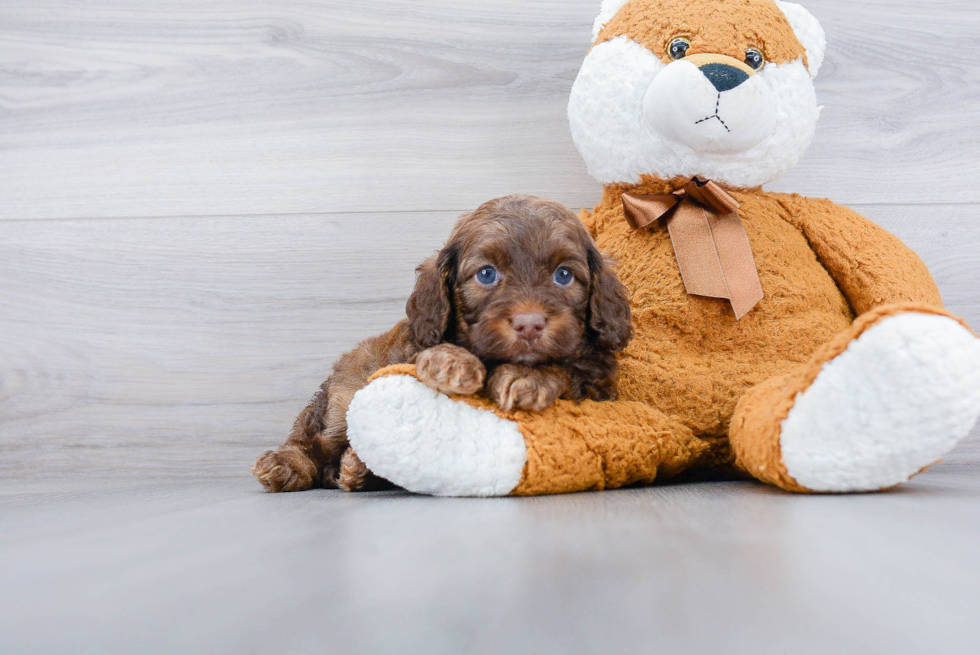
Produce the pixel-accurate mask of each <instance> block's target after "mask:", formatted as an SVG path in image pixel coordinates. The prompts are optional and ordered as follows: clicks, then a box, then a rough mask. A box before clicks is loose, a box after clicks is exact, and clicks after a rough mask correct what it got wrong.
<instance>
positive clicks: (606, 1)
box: [592, 0, 629, 43]
mask: <svg viewBox="0 0 980 655" xmlns="http://www.w3.org/2000/svg"><path fill="white" fill-rule="evenodd" d="M627 2H629V0H602V7H600V8H599V15H598V16H596V19H595V24H594V25H593V26H592V42H593V43H595V40H596V39H597V38H599V32H601V31H602V28H603V27H605V26H606V23H608V22H609V21H610V20H611V19H612V17H613V16H615V15H616V12H617V11H619V10H620V9H621V8H622V6H623V5H625V4H626V3H627Z"/></svg>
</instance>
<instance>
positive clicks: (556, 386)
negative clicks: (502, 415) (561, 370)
mask: <svg viewBox="0 0 980 655" xmlns="http://www.w3.org/2000/svg"><path fill="white" fill-rule="evenodd" d="M562 389H563V386H562V381H561V379H560V378H557V377H553V376H549V375H547V374H545V373H542V372H540V371H537V370H535V369H533V368H530V367H527V366H517V365H514V364H504V365H503V366H500V367H498V368H497V370H495V371H494V372H493V375H492V376H490V382H489V383H488V384H487V391H488V392H489V395H490V399H491V400H493V401H494V402H495V403H497V405H498V406H499V407H500V409H503V410H505V411H510V410H512V409H526V410H531V411H534V412H540V411H541V410H543V409H545V408H547V407H550V406H551V404H552V403H554V402H555V400H557V399H558V397H559V396H560V395H561V392H562Z"/></svg>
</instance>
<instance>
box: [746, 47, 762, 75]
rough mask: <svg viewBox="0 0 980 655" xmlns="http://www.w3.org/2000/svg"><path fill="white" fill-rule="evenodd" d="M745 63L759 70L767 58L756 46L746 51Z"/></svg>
mask: <svg viewBox="0 0 980 655" xmlns="http://www.w3.org/2000/svg"><path fill="white" fill-rule="evenodd" d="M745 63H746V64H748V65H749V68H751V69H752V70H756V71H757V70H760V69H761V68H762V67H763V66H765V65H766V58H765V56H764V55H763V54H762V53H761V52H759V51H758V50H756V49H755V48H749V49H748V50H746V51H745Z"/></svg>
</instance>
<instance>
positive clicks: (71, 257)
mask: <svg viewBox="0 0 980 655" xmlns="http://www.w3.org/2000/svg"><path fill="white" fill-rule="evenodd" d="M858 209H859V210H860V211H863V212H864V213H866V214H867V215H869V216H870V217H871V218H873V219H875V220H876V221H878V222H879V223H881V224H882V225H884V226H885V227H887V228H889V229H891V230H892V231H894V232H896V233H897V234H898V235H899V236H900V237H902V238H903V239H904V240H905V241H906V242H907V243H909V244H910V245H911V246H912V247H913V248H914V249H915V250H917V251H918V252H919V253H920V254H921V256H922V257H923V259H924V260H925V261H926V263H927V264H928V265H929V266H930V267H931V269H932V270H933V272H934V273H935V275H936V278H937V281H938V282H939V284H940V287H941V289H942V291H943V294H944V297H945V299H946V302H947V305H948V306H949V307H950V308H951V309H952V310H953V311H955V312H957V313H959V314H961V315H963V316H964V317H966V318H967V320H969V321H971V322H972V323H973V325H975V326H980V295H978V292H977V285H976V280H977V279H980V258H978V257H977V255H976V251H975V247H974V246H973V245H972V244H975V243H976V242H977V224H976V221H975V219H974V216H975V215H976V211H977V208H976V207H975V206H970V205H967V206H950V205H946V206H936V207H923V206H890V207H881V206H859V207H858ZM455 218H456V216H455V214H452V213H448V212H433V213H424V212H423V213H400V214H389V213H381V214H346V215H329V216H266V217H250V218H239V217H224V218H213V219H210V220H201V219H197V218H172V219H112V220H69V221H57V220H27V221H0V281H2V283H0V334H2V335H3V339H0V473H4V474H7V475H17V476H19V477H24V476H27V477H31V476H49V475H54V474H59V475H70V474H72V473H74V472H77V471H83V470H84V471H86V474H87V475H103V476H134V475H139V476H143V475H148V474H163V475H167V476H171V475H174V476H200V475H209V474H216V473H220V474H236V473H240V472H241V471H242V470H244V469H245V468H246V467H247V466H249V465H250V463H251V461H252V460H253V458H254V457H255V456H256V455H257V454H258V453H259V452H261V450H262V449H264V448H267V447H272V446H274V445H276V444H277V443H278V442H279V440H280V439H281V438H282V437H283V436H284V435H285V433H286V431H287V429H288V427H289V425H290V422H291V421H292V418H293V417H294V415H295V414H296V413H297V412H298V411H299V410H300V409H301V408H302V406H303V405H304V404H305V402H306V399H307V398H308V397H309V396H310V394H311V393H312V392H313V391H314V390H315V389H316V388H317V386H318V385H319V383H320V382H321V381H322V380H323V379H324V378H325V377H326V375H327V374H328V372H329V369H330V365H331V363H332V362H333V361H334V359H336V357H337V356H338V355H339V354H340V353H341V352H343V351H344V350H346V349H348V348H350V347H351V346H353V345H354V344H355V343H356V342H357V341H359V340H360V339H361V338H363V337H366V336H368V335H370V334H373V333H376V332H379V331H381V330H384V329H387V328H388V327H389V326H391V325H392V324H393V323H394V322H395V321H397V320H398V319H399V318H401V317H402V316H403V315H404V303H405V300H406V298H407V297H408V294H409V292H410V290H411V287H412V284H413V270H414V267H415V265H416V264H417V263H418V262H419V261H421V260H422V259H423V258H424V257H426V256H427V255H429V254H431V253H432V252H434V251H435V250H436V249H437V248H438V247H439V246H440V245H441V243H442V242H443V241H444V240H445V238H446V236H448V233H449V229H450V227H451V225H452V223H453V222H454V221H455ZM971 447H972V446H971ZM962 452H967V451H962ZM969 452H970V453H973V452H974V451H972V450H971V451H969ZM971 456H972V455H971Z"/></svg>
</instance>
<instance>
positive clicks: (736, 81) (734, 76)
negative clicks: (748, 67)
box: [701, 64, 749, 93]
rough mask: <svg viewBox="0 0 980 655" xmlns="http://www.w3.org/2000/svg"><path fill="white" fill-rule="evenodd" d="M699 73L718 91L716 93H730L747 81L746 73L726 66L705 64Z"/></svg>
mask: <svg viewBox="0 0 980 655" xmlns="http://www.w3.org/2000/svg"><path fill="white" fill-rule="evenodd" d="M701 72H702V73H703V74H704V76H705V77H707V78H708V81H709V82H711V83H712V84H713V85H714V87H715V88H716V89H718V93H724V92H725V91H731V90H732V89H734V88H736V87H737V86H739V85H740V84H742V82H744V81H745V80H747V79H749V75H748V73H746V72H745V71H743V70H740V69H738V68H735V67H734V66H729V65H728V64H705V65H704V66H702V67H701Z"/></svg>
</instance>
